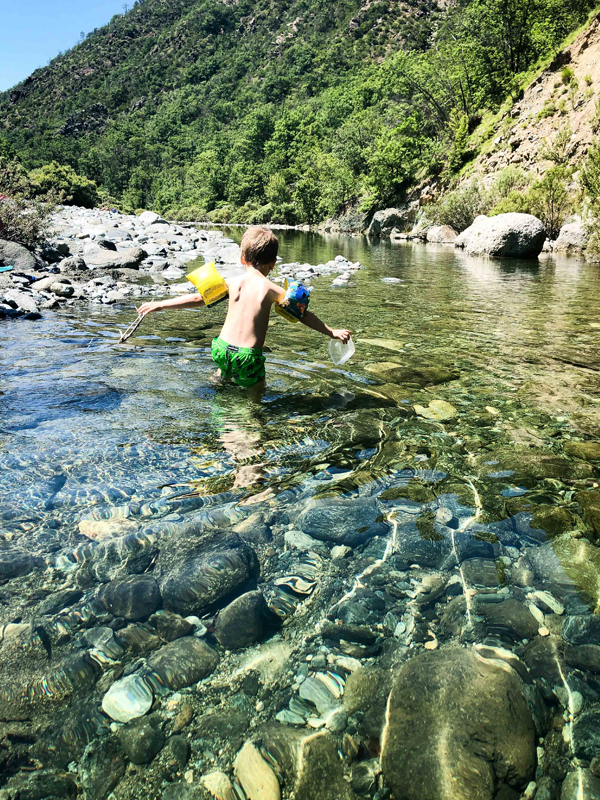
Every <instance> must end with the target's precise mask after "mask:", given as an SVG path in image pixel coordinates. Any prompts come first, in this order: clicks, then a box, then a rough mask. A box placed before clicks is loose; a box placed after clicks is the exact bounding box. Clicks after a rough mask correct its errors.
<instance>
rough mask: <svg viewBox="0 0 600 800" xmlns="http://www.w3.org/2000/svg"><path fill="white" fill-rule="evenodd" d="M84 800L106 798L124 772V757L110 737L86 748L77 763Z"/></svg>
mask: <svg viewBox="0 0 600 800" xmlns="http://www.w3.org/2000/svg"><path fill="white" fill-rule="evenodd" d="M78 773H79V778H80V780H81V785H82V786H83V789H84V791H85V797H86V800H88V799H89V800H106V798H107V797H108V796H109V794H110V793H111V792H112V790H113V789H114V788H115V786H116V785H117V783H118V782H119V781H120V780H121V778H122V777H123V775H124V774H125V759H124V758H123V753H122V752H121V750H120V748H119V747H118V746H117V744H116V743H115V742H114V741H113V740H112V739H103V740H100V741H97V742H95V743H94V745H93V746H92V747H91V748H88V749H87V750H86V751H85V752H84V755H83V757H82V758H81V760H80V761H79V764H78Z"/></svg>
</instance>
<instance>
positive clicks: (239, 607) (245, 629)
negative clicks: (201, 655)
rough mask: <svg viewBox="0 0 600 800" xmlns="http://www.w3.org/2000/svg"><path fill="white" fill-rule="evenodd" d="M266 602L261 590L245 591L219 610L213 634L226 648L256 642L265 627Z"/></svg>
mask: <svg viewBox="0 0 600 800" xmlns="http://www.w3.org/2000/svg"><path fill="white" fill-rule="evenodd" d="M265 610H266V604H265V600H264V597H263V595H262V592H258V591H256V592H246V594H243V595H241V597H237V598H236V599H235V600H234V601H233V602H232V603H230V604H229V605H228V606H226V607H225V608H224V609H223V610H222V611H220V612H219V616H218V617H217V621H216V622H215V636H216V637H217V641H218V642H219V644H220V645H222V646H223V647H225V648H226V649H227V650H237V649H240V648H242V647H248V645H251V644H254V642H257V641H258V640H259V639H260V638H261V637H262V635H263V631H264V628H265Z"/></svg>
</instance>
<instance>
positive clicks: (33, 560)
mask: <svg viewBox="0 0 600 800" xmlns="http://www.w3.org/2000/svg"><path fill="white" fill-rule="evenodd" d="M43 564H44V562H43V561H42V559H41V558H37V557H35V556H31V555H29V553H26V552H25V551H23V550H0V581H6V580H10V579H11V578H19V577H21V576H22V575H29V573H30V572H32V571H33V570H34V569H35V568H36V567H41V566H43Z"/></svg>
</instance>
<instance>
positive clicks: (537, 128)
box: [473, 14, 600, 181]
mask: <svg viewBox="0 0 600 800" xmlns="http://www.w3.org/2000/svg"><path fill="white" fill-rule="evenodd" d="M599 130H600V14H598V15H596V16H595V17H594V18H593V20H592V22H591V24H590V25H589V27H587V28H586V29H585V30H584V31H583V32H582V33H580V34H579V36H577V38H576V39H575V41H574V42H573V43H572V44H571V45H569V46H568V47H566V48H565V49H564V50H563V51H561V52H560V53H559V54H558V55H557V56H556V57H555V58H554V59H553V60H552V62H551V63H550V64H549V66H548V67H547V68H546V69H544V70H543V71H542V72H541V73H540V74H539V75H538V76H537V77H536V78H535V79H534V80H533V81H532V82H531V83H530V84H529V86H528V87H527V88H526V89H525V91H524V93H523V97H522V98H521V100H519V101H518V102H516V103H515V104H514V105H513V106H512V108H511V109H510V110H509V111H508V112H507V113H506V115H505V116H504V117H503V119H502V120H501V121H500V123H499V125H498V127H497V128H496V130H495V133H494V135H493V136H492V137H491V138H490V139H489V141H488V142H487V144H486V145H485V146H483V147H482V153H481V155H480V156H479V158H478V159H477V161H476V162H475V163H474V165H473V167H474V170H475V171H477V172H481V173H482V174H484V175H486V179H487V180H488V181H490V180H492V179H493V176H494V174H495V173H496V172H499V171H500V170H502V169H504V168H506V167H508V166H511V165H512V166H518V167H520V168H523V169H526V170H528V171H530V172H532V173H534V174H536V173H537V174H541V173H542V172H543V170H544V166H545V163H546V162H545V159H544V158H543V153H544V150H545V149H547V148H548V146H549V145H550V146H551V145H552V144H553V143H554V145H555V146H556V143H557V136H558V138H559V139H563V140H564V144H562V145H561V146H562V147H564V151H565V152H564V159H565V162H567V163H571V164H572V165H577V164H578V163H579V162H580V161H581V159H582V158H583V157H584V156H585V155H586V154H587V152H588V150H589V148H590V147H591V145H592V144H593V143H594V141H595V140H596V138H597V134H598V131H599ZM477 134H478V132H477V131H476V132H475V134H474V138H475V139H476V138H477Z"/></svg>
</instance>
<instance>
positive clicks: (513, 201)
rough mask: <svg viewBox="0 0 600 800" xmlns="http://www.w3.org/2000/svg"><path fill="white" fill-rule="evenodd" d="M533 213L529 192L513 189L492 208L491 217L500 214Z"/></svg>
mask: <svg viewBox="0 0 600 800" xmlns="http://www.w3.org/2000/svg"><path fill="white" fill-rule="evenodd" d="M515 212H516V213H519V214H531V203H530V199H529V196H528V194H527V193H523V192H519V191H513V192H509V193H508V194H507V195H506V197H503V198H502V200H499V201H498V202H497V203H496V205H495V206H494V207H493V208H492V209H491V211H490V212H489V213H490V217H495V216H497V215H498V214H511V213H515Z"/></svg>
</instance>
